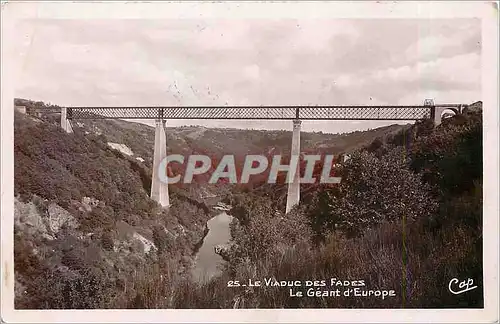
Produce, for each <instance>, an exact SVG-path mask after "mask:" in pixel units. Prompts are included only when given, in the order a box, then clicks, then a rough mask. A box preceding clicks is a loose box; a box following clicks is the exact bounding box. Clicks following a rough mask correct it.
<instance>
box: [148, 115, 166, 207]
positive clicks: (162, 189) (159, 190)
mask: <svg viewBox="0 0 500 324" xmlns="http://www.w3.org/2000/svg"><path fill="white" fill-rule="evenodd" d="M166 157H167V134H166V133H165V120H161V119H157V120H156V126H155V146H154V157H153V179H152V181H151V199H153V200H154V201H156V202H158V203H159V204H160V205H161V206H162V207H169V206H170V198H169V195H168V184H167V183H166V179H163V181H161V180H160V177H159V173H160V172H159V167H160V163H161V161H162V160H163V159H164V158H166ZM165 173H166V171H165Z"/></svg>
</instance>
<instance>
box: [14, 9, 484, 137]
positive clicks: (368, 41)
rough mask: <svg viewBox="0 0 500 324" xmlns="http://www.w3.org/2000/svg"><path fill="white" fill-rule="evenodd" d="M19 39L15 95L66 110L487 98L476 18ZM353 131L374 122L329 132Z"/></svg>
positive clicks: (127, 26)
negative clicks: (69, 107)
mask: <svg viewBox="0 0 500 324" xmlns="http://www.w3.org/2000/svg"><path fill="white" fill-rule="evenodd" d="M16 32H17V33H18V35H17V39H18V44H16V47H15V51H16V52H15V53H12V55H13V56H14V57H16V58H17V59H19V60H21V62H22V64H21V66H22V67H23V74H22V78H21V79H22V81H23V82H22V83H20V84H19V86H18V88H17V93H16V96H18V97H25V98H31V99H34V100H44V101H50V102H53V103H57V104H61V105H104V106H114V105H127V106H130V105H138V106H140V105H226V104H229V105H261V104H262V105H315V104H322V105H328V104H331V105H335V104H342V105H348V104H356V105H359V104H400V103H405V104H419V103H421V102H422V101H423V100H424V99H425V98H427V97H426V96H428V95H432V96H433V98H435V100H436V102H443V101H453V102H459V101H462V100H466V102H469V101H475V100H480V99H481V98H480V94H481V87H480V85H481V84H480V80H481V74H480V71H481V50H480V39H481V30H480V22H479V21H476V20H472V19H471V20H463V19H448V20H423V19H420V20H418V19H335V20H328V19H321V20H319V19H318V20H311V19H309V20H307V19H305V20H296V19H282V20H271V19H260V20H235V19H232V20H230V19H226V20H222V19H221V20H214V19H211V20H210V19H209V20H203V19H177V20H173V19H170V20H113V21H111V20H26V21H22V22H21V23H20V24H19V26H18V28H17V29H16ZM196 123H203V122H202V121H196ZM288 124H289V123H286V122H285V123H280V122H269V123H267V122H265V123H263V122H262V121H259V122H255V123H248V122H238V121H235V123H234V124H233V123H232V125H234V126H235V127H254V128H258V127H257V126H259V125H261V127H264V128H265V127H271V128H274V127H275V126H276V125H281V126H279V127H285V126H286V125H288ZM306 124H307V123H306ZM306 124H305V125H306ZM319 124H322V123H319ZM347 124H349V125H347ZM205 125H206V126H210V125H219V124H217V123H216V122H215V121H209V122H208V121H207V122H205ZM273 125H274V126H273ZM283 125H285V126H283ZM311 125H313V124H311ZM332 125H333V124H332ZM352 125H355V127H361V128H362V125H369V123H366V124H353V123H344V124H342V123H340V124H335V126H334V127H333V126H332V127H330V126H326V124H325V125H324V126H321V127H323V130H325V129H326V128H328V127H330V128H332V129H334V130H335V131H337V130H338V131H343V129H348V128H349V129H350V128H351V126H352ZM370 125H371V124H370ZM288 126H290V125H288ZM288 126H286V128H289V127H288ZM276 127H278V126H276ZM290 127H291V126H290ZM305 127H306V126H305ZM307 127H309V126H307ZM315 127H316V126H315ZM318 127H319V126H318ZM367 127H371V126H367Z"/></svg>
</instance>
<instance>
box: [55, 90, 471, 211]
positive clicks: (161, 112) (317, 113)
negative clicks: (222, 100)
mask: <svg viewBox="0 0 500 324" xmlns="http://www.w3.org/2000/svg"><path fill="white" fill-rule="evenodd" d="M466 107H467V105H463V104H441V105H436V104H434V101H433V100H430V99H427V100H425V101H424V104H423V105H417V106H232V107H231V106H221V107H214V106H206V107H202V106H201V107H198V106H196V107H63V108H62V110H61V127H62V128H63V129H64V130H65V131H66V132H68V133H71V132H72V126H71V123H72V121H74V120H85V119H87V120H88V119H154V120H155V121H156V127H155V143H154V158H153V178H152V185H151V198H152V199H153V200H155V201H157V202H158V203H159V204H160V205H161V206H163V207H168V206H170V200H169V193H168V184H166V183H164V182H162V181H160V179H159V176H158V167H159V165H160V162H161V161H162V159H163V158H165V157H166V154H167V143H166V133H165V130H166V128H165V127H164V126H165V122H166V120H169V119H170V120H172V119H206V120H208V119H239V120H245V119H246V120H259V119H267V120H273V119H274V120H291V121H292V124H293V135H292V143H291V145H292V150H291V152H292V156H299V155H300V128H301V122H302V120H408V121H409V120H423V119H429V118H430V119H432V120H433V121H434V125H435V126H437V125H439V124H440V123H441V119H442V115H443V114H444V112H445V111H447V110H451V111H452V112H453V113H455V114H461V113H462V112H463V110H464V108H466ZM299 177H300V175H299V172H295V177H294V179H293V180H292V181H291V182H290V183H289V184H288V194H287V204H286V213H288V212H289V211H290V210H291V209H292V208H293V206H295V205H296V204H298V203H299V201H300V184H299Z"/></svg>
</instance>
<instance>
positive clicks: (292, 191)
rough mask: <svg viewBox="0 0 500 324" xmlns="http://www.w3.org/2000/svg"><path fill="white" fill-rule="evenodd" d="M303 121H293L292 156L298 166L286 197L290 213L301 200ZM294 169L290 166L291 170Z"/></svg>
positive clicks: (287, 208) (287, 210) (287, 211)
mask: <svg viewBox="0 0 500 324" xmlns="http://www.w3.org/2000/svg"><path fill="white" fill-rule="evenodd" d="M301 124H302V121H301V120H300V119H295V120H294V121H293V135H292V154H291V156H292V157H295V158H296V159H297V166H296V171H295V175H294V177H293V180H292V181H291V182H290V183H288V193H287V197H286V211H285V213H286V214H288V213H289V212H290V210H292V208H293V207H294V206H295V205H297V204H298V203H299V200H300V170H299V165H300V163H299V162H300V161H299V158H300V125H301ZM291 171H292V169H291V168H290V171H289V172H291Z"/></svg>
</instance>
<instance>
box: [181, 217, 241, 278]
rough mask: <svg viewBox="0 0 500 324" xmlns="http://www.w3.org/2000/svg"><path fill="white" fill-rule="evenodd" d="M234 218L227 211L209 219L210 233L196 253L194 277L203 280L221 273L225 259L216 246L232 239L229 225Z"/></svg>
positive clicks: (192, 272)
mask: <svg viewBox="0 0 500 324" xmlns="http://www.w3.org/2000/svg"><path fill="white" fill-rule="evenodd" d="M232 220H233V217H232V216H230V215H228V214H227V213H225V212H222V213H220V214H218V215H217V216H215V217H213V218H211V219H210V220H208V222H207V227H208V233H207V235H206V236H205V238H204V240H203V243H202V245H201V247H200V249H199V250H198V253H197V254H196V260H195V262H196V263H195V266H194V267H193V269H192V271H191V274H192V276H193V279H195V280H197V281H200V282H203V281H208V280H210V279H211V278H212V277H214V276H216V275H218V274H220V269H219V267H218V266H219V265H220V264H221V263H223V262H224V260H223V259H222V257H221V256H220V255H218V254H216V253H215V249H214V247H215V246H216V245H219V244H226V243H228V242H229V240H230V239H231V230H230V228H229V225H230V224H231V221H232Z"/></svg>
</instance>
